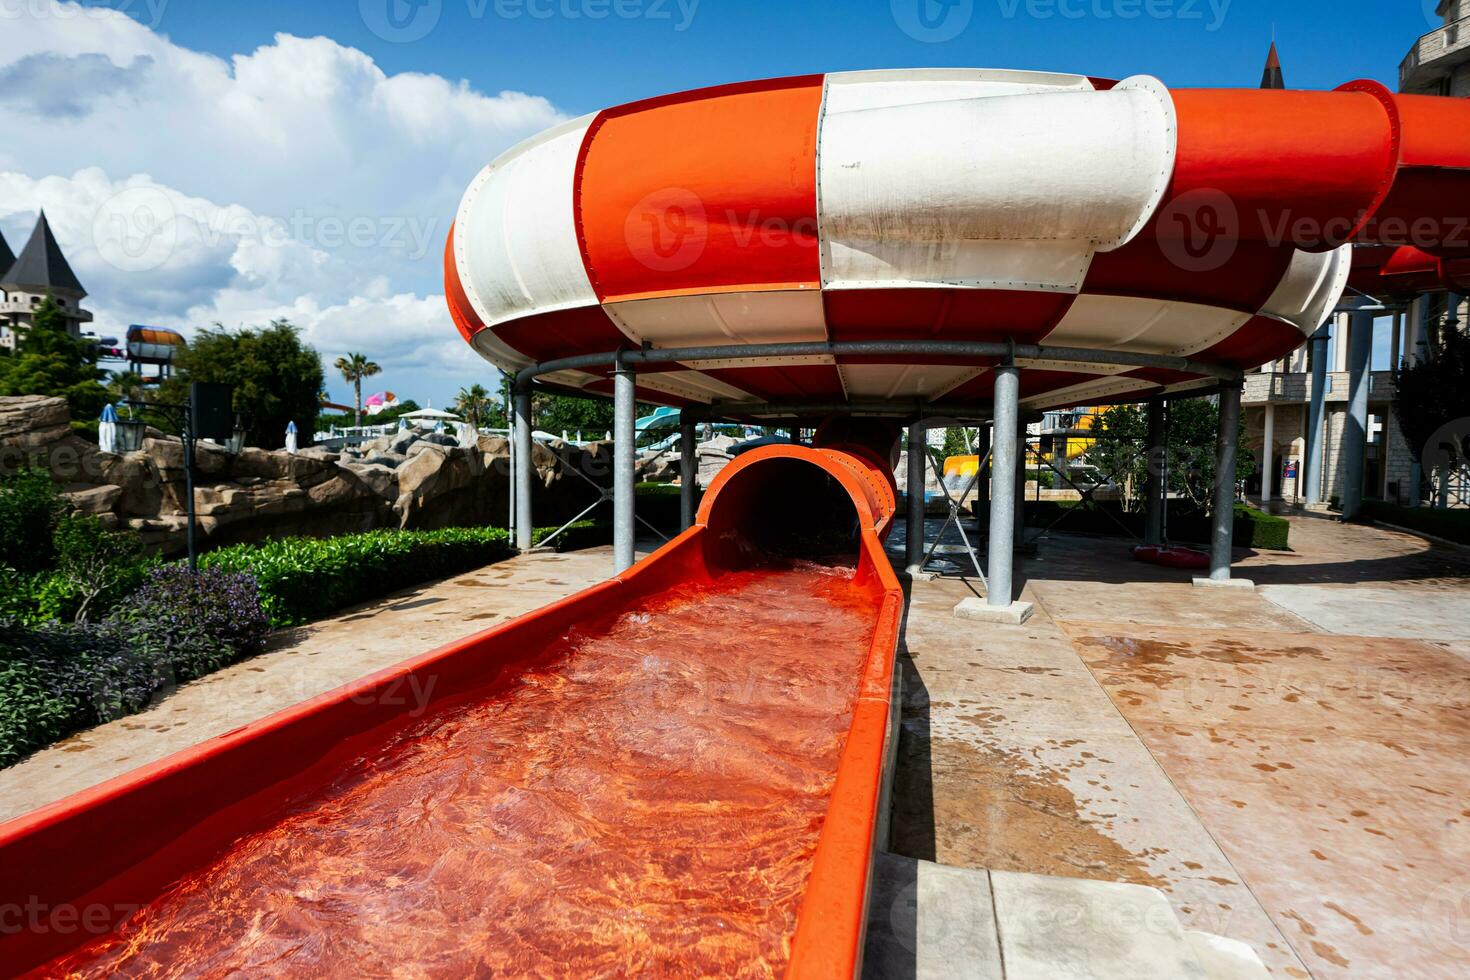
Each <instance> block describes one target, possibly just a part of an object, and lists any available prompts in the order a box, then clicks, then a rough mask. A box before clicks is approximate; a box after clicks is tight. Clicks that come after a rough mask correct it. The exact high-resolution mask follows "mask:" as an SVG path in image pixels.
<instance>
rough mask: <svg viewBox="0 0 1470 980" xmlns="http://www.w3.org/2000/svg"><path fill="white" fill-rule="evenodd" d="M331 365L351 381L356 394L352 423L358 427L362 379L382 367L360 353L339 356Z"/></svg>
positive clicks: (359, 422)
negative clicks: (355, 407) (355, 409)
mask: <svg viewBox="0 0 1470 980" xmlns="http://www.w3.org/2000/svg"><path fill="white" fill-rule="evenodd" d="M333 367H335V368H336V369H337V370H338V371H341V372H342V377H344V378H346V379H347V380H348V381H350V382H352V392H353V394H354V395H356V396H357V403H356V404H357V412H356V414H354V415H353V423H352V424H353V426H354V427H359V426H361V425H362V379H363V378H371V377H372V376H373V375H375V374H379V373H381V372H382V370H383V369H382V368H381V367H379V366H378V365H377V364H376V363H375V362H373V361H370V360H368V359H367V357H365V356H364V355H362V354H348V355H347V356H346V357H339V358H337V361H336V363H335V364H334V365H333Z"/></svg>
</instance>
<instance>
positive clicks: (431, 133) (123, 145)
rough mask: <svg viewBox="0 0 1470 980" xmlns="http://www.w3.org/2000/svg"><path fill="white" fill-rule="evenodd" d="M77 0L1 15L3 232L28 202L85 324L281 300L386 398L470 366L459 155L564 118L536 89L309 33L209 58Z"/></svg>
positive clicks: (206, 317) (213, 315)
mask: <svg viewBox="0 0 1470 980" xmlns="http://www.w3.org/2000/svg"><path fill="white" fill-rule="evenodd" d="M82 10H83V8H79V7H77V6H76V5H75V4H71V3H63V4H56V3H52V2H50V0H28V2H27V4H26V5H25V6H24V7H23V8H22V12H21V14H20V17H21V18H22V22H21V23H19V24H17V23H15V22H13V21H5V22H3V23H0V79H3V80H4V87H5V95H4V97H3V98H0V132H4V133H6V134H7V137H6V138H5V139H3V140H0V230H3V231H4V233H5V234H6V236H7V238H8V239H9V240H10V242H11V245H12V247H13V248H16V249H19V248H20V246H21V244H22V243H23V242H24V237H25V235H26V234H28V233H29V231H30V223H31V222H32V221H33V220H34V213H35V211H36V209H38V208H40V207H45V208H46V211H47V214H48V216H49V217H50V218H51V220H52V224H53V227H54V228H55V230H56V233H57V236H58V238H59V239H60V241H61V244H62V247H63V248H64V249H65V251H66V253H67V256H68V258H69V259H70V260H71V262H72V264H73V267H74V268H75V269H76V271H77V274H78V276H79V277H80V278H81V279H82V282H83V284H84V285H85V286H86V287H87V289H88V290H89V292H90V293H91V298H90V299H89V301H88V306H89V308H90V309H92V310H93V312H94V313H95V314H97V326H98V328H99V332H104V331H105V332H108V333H112V332H115V331H118V330H120V329H123V328H125V327H126V325H127V324H128V323H135V322H150V323H158V324H161V325H165V326H177V327H181V328H184V329H185V330H188V329H191V328H197V327H199V326H207V325H208V324H210V323H212V322H214V321H219V322H222V323H224V324H225V325H226V326H239V325H247V324H255V323H262V322H265V321H266V320H268V319H271V318H273V317H279V316H286V317H289V318H290V319H292V320H293V321H295V322H297V323H299V324H300V325H301V326H302V327H303V328H304V329H305V331H306V333H307V336H308V337H309V338H310V339H311V340H312V342H313V343H315V344H317V345H318V347H319V349H320V350H321V352H322V354H323V356H324V357H325V358H326V360H327V362H328V364H330V362H331V359H332V358H333V357H335V356H337V355H338V354H341V353H344V352H345V351H347V350H349V349H351V350H361V351H363V352H364V353H366V354H368V355H369V356H371V357H373V358H374V359H375V360H377V361H378V362H379V363H381V364H382V365H383V366H384V368H385V374H384V383H385V384H389V385H391V386H395V389H396V390H398V391H399V392H400V394H405V395H409V396H414V397H421V396H429V395H434V396H436V397H438V398H441V399H442V398H443V397H445V394H446V389H447V388H452V387H458V385H459V384H464V383H469V382H471V381H474V380H484V379H485V377H486V376H487V374H488V372H489V366H488V365H487V364H485V363H484V362H482V361H480V360H479V359H478V357H476V356H475V355H474V354H473V353H472V352H471V351H470V350H469V349H468V348H467V347H466V345H464V343H463V342H462V341H461V340H460V339H459V337H458V335H457V334H456V333H455V332H454V328H453V326H452V324H451V322H450V320H449V316H448V314H447V312H446V311H445V307H444V302H443V298H442V295H441V293H442V280H441V277H442V272H441V268H440V261H441V259H440V256H441V254H442V247H443V241H444V236H445V235H446V234H447V233H448V229H449V222H450V220H451V218H452V216H453V213H454V208H455V206H456V204H457V203H458V199H459V196H460V194H461V193H462V191H463V188H464V187H465V186H466V185H467V184H468V182H469V180H470V178H471V177H472V176H473V175H474V173H475V172H476V171H477V170H478V169H479V168H480V167H482V166H483V165H484V164H485V163H486V162H487V161H488V160H490V159H491V158H493V157H494V156H495V155H496V154H497V153H499V152H500V151H501V150H503V149H504V148H506V147H507V146H509V145H511V144H512V143H514V142H515V141H517V140H519V139H521V138H523V137H525V136H527V135H530V134H531V133H534V132H536V131H539V130H540V129H543V128H545V127H547V126H549V125H552V124H554V123H556V122H557V121H559V120H560V119H561V118H562V116H561V115H560V114H559V113H558V112H557V110H556V109H555V108H554V107H553V106H552V105H551V104H550V103H548V102H547V101H546V100H545V99H542V98H539V97H536V96H532V95H526V94H522V93H518V92H502V93H499V94H498V95H486V94H484V93H480V92H477V91H475V90H474V89H472V88H470V87H469V86H468V85H467V84H466V83H464V82H462V81H453V80H450V79H446V78H443V77H440V76H437V75H431V74H418V73H404V74H398V75H388V74H386V73H384V72H383V71H382V70H381V69H380V68H379V67H378V66H377V65H376V64H375V63H374V62H373V60H372V59H371V58H370V57H369V56H368V55H366V54H364V53H363V52H361V51H358V50H356V49H353V48H348V47H344V46H342V45H340V44H338V43H336V42H335V41H332V40H330V39H328V38H324V37H315V38H298V37H292V36H289V35H284V34H282V35H277V36H276V38H275V39H274V41H273V42H272V43H271V44H269V45H265V46H263V47H260V48H258V49H256V50H255V51H252V52H249V53H242V54H238V55H235V56H234V57H232V58H231V59H229V60H228V61H226V60H224V59H221V58H217V57H215V56H213V55H209V54H203V53H200V52H195V51H190V50H187V49H185V48H181V47H179V46H177V45H175V44H173V43H172V42H170V41H169V40H168V39H167V38H165V37H162V36H160V35H159V34H156V33H154V32H153V31H151V30H149V29H148V28H147V27H144V26H142V25H141V24H139V23H137V22H135V21H133V20H130V19H129V18H128V17H126V16H124V15H123V14H121V13H117V12H115V11H108V10H103V9H97V8H90V9H86V10H85V13H82V12H81V11H82ZM17 27H18V28H19V29H16V28H17ZM87 79H92V80H94V81H95V80H98V79H107V80H108V82H107V84H106V85H95V84H90V83H86V84H84V83H85V82H86V80H87ZM420 385H422V386H423V387H424V388H425V390H424V391H423V392H422V393H421V395H415V391H416V390H417V388H418V386H420ZM341 387H342V386H341V383H340V382H337V383H336V384H334V385H333V390H340V389H341Z"/></svg>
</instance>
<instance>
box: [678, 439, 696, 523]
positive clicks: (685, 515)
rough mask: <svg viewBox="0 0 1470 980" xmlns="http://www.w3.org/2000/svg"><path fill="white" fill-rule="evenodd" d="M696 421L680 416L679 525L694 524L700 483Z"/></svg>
mask: <svg viewBox="0 0 1470 980" xmlns="http://www.w3.org/2000/svg"><path fill="white" fill-rule="evenodd" d="M695 438H696V437H695V435H694V422H693V421H692V420H688V419H686V418H685V417H684V415H683V414H682V413H681V414H680V416H679V527H680V528H681V529H683V530H685V531H687V530H689V529H690V528H691V527H693V526H694V491H695V490H696V489H697V488H698V484H699V452H698V447H697V446H696V445H695Z"/></svg>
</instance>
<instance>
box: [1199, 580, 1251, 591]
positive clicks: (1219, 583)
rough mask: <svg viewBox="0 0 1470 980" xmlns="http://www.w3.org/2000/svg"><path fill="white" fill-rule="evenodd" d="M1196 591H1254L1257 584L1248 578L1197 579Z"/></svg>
mask: <svg viewBox="0 0 1470 980" xmlns="http://www.w3.org/2000/svg"><path fill="white" fill-rule="evenodd" d="M1194 587H1195V588H1196V589H1254V588H1255V587H1256V583H1254V582H1252V581H1251V580H1250V579H1248V578H1197V579H1195V580H1194Z"/></svg>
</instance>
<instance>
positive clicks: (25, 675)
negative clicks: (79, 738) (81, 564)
mask: <svg viewBox="0 0 1470 980" xmlns="http://www.w3.org/2000/svg"><path fill="white" fill-rule="evenodd" d="M158 686H159V684H158V680H157V677H156V672H155V671H154V669H153V667H152V665H151V664H149V663H148V662H147V661H146V659H145V658H144V657H142V656H140V655H139V654H138V653H137V652H135V651H134V650H132V649H131V648H130V647H129V646H128V645H127V643H126V642H125V641H124V640H123V639H122V638H121V637H120V636H119V635H118V634H117V633H116V631H114V630H112V629H110V628H108V627H106V626H100V625H95V624H57V623H50V624H47V625H45V626H42V627H40V628H36V629H33V628H29V627H26V626H24V625H21V624H19V623H16V622H14V621H11V620H0V766H8V765H10V764H12V763H14V762H16V761H17V760H19V759H20V758H22V757H24V756H25V755H28V754H29V753H31V752H34V751H35V750H36V749H38V748H40V747H42V746H44V745H49V744H50V743H51V742H54V741H56V740H57V739H58V738H61V737H63V736H64V735H66V734H68V733H69V732H73V731H76V730H77V729H79V728H87V727H90V726H92V725H96V724H99V723H101V722H104V721H111V720H112V719H113V718H118V717H121V716H123V715H127V714H131V713H133V712H135V711H137V710H138V709H140V708H141V707H143V706H144V705H146V704H147V703H148V701H149V700H150V698H151V697H152V695H153V692H154V691H155V690H156V689H157V688H158Z"/></svg>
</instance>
